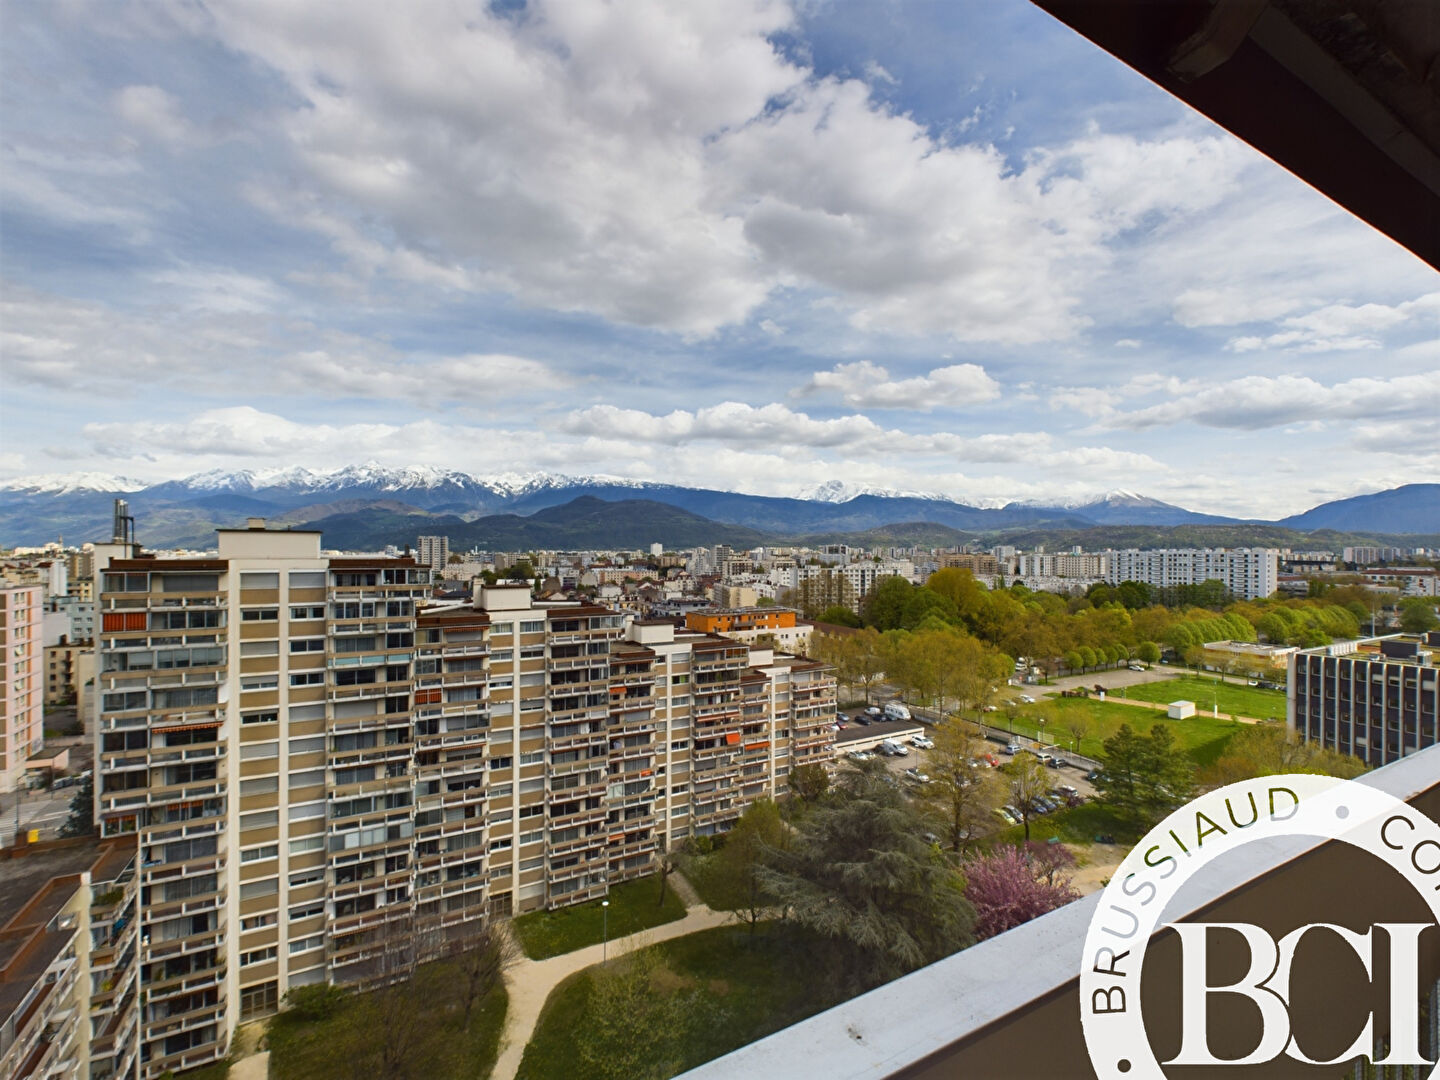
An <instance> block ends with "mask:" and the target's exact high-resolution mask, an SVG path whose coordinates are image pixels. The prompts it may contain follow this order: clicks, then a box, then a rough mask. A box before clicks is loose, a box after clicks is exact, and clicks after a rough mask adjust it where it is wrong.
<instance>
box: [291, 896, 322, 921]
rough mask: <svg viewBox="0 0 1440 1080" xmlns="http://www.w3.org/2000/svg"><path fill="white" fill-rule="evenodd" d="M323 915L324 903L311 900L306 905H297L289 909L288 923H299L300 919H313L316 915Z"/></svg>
mask: <svg viewBox="0 0 1440 1080" xmlns="http://www.w3.org/2000/svg"><path fill="white" fill-rule="evenodd" d="M324 914H325V901H324V900H312V901H311V902H310V903H308V904H297V905H296V906H295V907H292V908H291V909H290V921H291V922H299V921H300V920H301V919H313V918H314V917H315V916H316V915H324Z"/></svg>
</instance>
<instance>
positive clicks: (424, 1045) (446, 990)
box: [266, 961, 509, 1080]
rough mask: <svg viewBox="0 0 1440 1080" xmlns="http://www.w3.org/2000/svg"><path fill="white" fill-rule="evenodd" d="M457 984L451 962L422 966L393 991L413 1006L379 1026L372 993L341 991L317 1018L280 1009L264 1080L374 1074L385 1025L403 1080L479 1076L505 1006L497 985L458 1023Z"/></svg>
mask: <svg viewBox="0 0 1440 1080" xmlns="http://www.w3.org/2000/svg"><path fill="white" fill-rule="evenodd" d="M459 981H460V977H459V975H458V974H457V973H456V971H455V969H454V967H453V965H452V964H450V963H449V962H448V961H438V962H436V963H433V964H424V965H422V966H421V967H420V969H419V970H418V971H416V973H415V976H414V978H413V979H412V980H411V981H410V983H409V985H407V986H405V987H403V988H401V991H400V992H401V993H403V994H405V995H407V997H408V1000H410V1001H412V1002H413V1003H414V1012H413V1014H409V1015H405V1016H403V1017H401V1018H400V1019H398V1020H395V1021H394V1022H393V1023H386V1022H385V1020H384V1019H383V1018H382V1016H381V1014H380V1013H379V1012H378V1011H377V1010H376V1008H375V1000H374V995H372V994H359V993H352V994H347V995H346V996H345V997H343V998H342V999H341V1001H340V1004H339V1007H338V1008H337V1009H336V1011H335V1012H334V1013H333V1014H332V1015H331V1016H329V1017H327V1018H326V1019H324V1020H302V1019H299V1018H298V1017H297V1016H296V1015H295V1014H294V1013H293V1012H281V1013H280V1014H279V1015H278V1016H276V1017H275V1018H274V1019H273V1020H271V1022H270V1027H269V1030H268V1031H267V1033H266V1040H267V1042H268V1045H269V1048H270V1077H271V1078H272V1080H354V1078H355V1077H357V1076H379V1075H381V1073H382V1071H383V1068H382V1065H381V1056H382V1054H383V1053H384V1051H385V1045H386V1039H387V1036H386V1034H385V1032H386V1031H387V1030H388V1031H389V1032H390V1035H389V1036H388V1037H389V1038H390V1039H391V1040H404V1041H403V1043H400V1044H399V1045H403V1052H402V1053H401V1054H400V1057H401V1058H402V1061H403V1064H402V1066H401V1069H402V1072H401V1075H402V1076H403V1077H404V1078H405V1080H451V1078H453V1080H472V1078H480V1077H486V1076H489V1075H490V1072H491V1070H492V1069H493V1068H494V1067H495V1061H496V1059H497V1058H498V1057H499V1056H500V1032H501V1029H502V1028H504V1026H505V1009H506V1007H507V1005H508V1004H509V999H508V996H507V994H506V992H505V987H504V986H503V985H501V986H497V987H496V988H494V989H493V990H491V991H490V992H489V993H488V994H486V995H485V997H484V998H482V999H481V1000H480V1002H479V1003H478V1004H477V1005H476V1006H475V1008H474V1010H473V1011H472V1013H471V1016H470V1022H469V1024H468V1025H467V1024H466V1023H465V1014H464V1003H463V1002H462V1001H461V1000H459V998H458V997H457V996H456V993H455V987H456V986H457V984H458V983H459Z"/></svg>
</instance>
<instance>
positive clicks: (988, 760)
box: [980, 754, 1000, 769]
mask: <svg viewBox="0 0 1440 1080" xmlns="http://www.w3.org/2000/svg"><path fill="white" fill-rule="evenodd" d="M980 760H981V761H983V762H984V763H985V764H986V765H989V766H990V768H992V769H998V768H999V767H1000V759H999V758H997V757H996V756H995V755H994V754H981V755H980Z"/></svg>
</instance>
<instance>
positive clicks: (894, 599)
mask: <svg viewBox="0 0 1440 1080" xmlns="http://www.w3.org/2000/svg"><path fill="white" fill-rule="evenodd" d="M914 589H915V586H913V585H911V584H910V582H908V581H906V580H905V579H904V578H902V577H885V578H881V579H880V580H879V581H877V582H876V583H875V586H874V588H872V589H871V590H870V593H869V595H867V596H866V597H865V606H864V612H863V614H864V617H865V625H866V626H873V627H875V629H877V630H879V631H881V632H884V631H886V630H899V629H902V628H903V627H904V626H905V614H906V608H907V606H908V604H909V601H910V594H911V592H913V591H914Z"/></svg>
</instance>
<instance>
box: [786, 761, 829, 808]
mask: <svg viewBox="0 0 1440 1080" xmlns="http://www.w3.org/2000/svg"><path fill="white" fill-rule="evenodd" d="M787 779H788V782H789V785H790V791H791V792H792V793H793V794H794V795H795V797H796V798H797V799H799V800H800V801H801V802H802V803H804V804H805V805H806V806H810V805H813V804H814V803H817V802H819V801H820V799H822V798H823V797H824V795H825V792H827V791H829V790H830V774H829V773H828V772H826V771H825V766H823V765H796V766H795V767H794V768H793V769H791V770H790V775H789V777H788V778H787Z"/></svg>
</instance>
